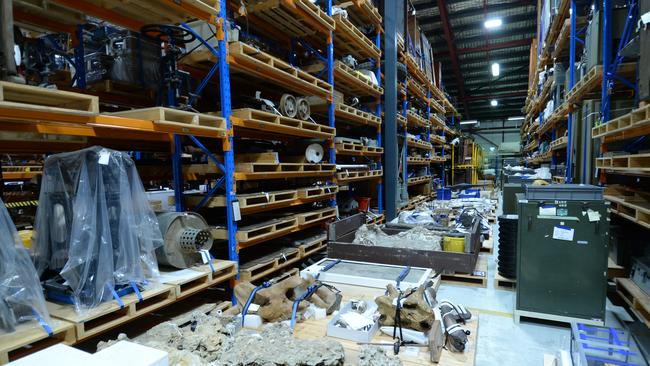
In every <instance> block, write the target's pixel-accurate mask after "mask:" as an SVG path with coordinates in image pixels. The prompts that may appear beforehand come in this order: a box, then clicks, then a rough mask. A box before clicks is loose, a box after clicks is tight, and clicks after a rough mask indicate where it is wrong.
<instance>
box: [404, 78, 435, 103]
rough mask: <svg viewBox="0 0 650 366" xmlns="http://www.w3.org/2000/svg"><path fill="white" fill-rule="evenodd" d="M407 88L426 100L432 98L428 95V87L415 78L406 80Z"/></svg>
mask: <svg viewBox="0 0 650 366" xmlns="http://www.w3.org/2000/svg"><path fill="white" fill-rule="evenodd" d="M406 89H407V90H408V91H409V92H410V93H411V94H413V95H415V96H417V97H418V98H420V99H422V100H424V101H425V102H426V101H429V100H430V98H428V97H427V89H426V88H425V87H424V86H422V85H420V83H418V82H417V81H415V79H413V78H408V79H407V80H406Z"/></svg>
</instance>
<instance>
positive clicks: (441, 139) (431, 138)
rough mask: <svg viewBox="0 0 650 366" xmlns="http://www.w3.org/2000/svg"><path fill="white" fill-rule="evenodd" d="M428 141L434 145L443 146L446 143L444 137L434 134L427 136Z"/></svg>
mask: <svg viewBox="0 0 650 366" xmlns="http://www.w3.org/2000/svg"><path fill="white" fill-rule="evenodd" d="M429 141H431V143H432V144H433V143H435V144H437V145H444V144H445V143H446V142H447V140H446V139H445V137H444V136H440V135H435V134H431V135H429Z"/></svg>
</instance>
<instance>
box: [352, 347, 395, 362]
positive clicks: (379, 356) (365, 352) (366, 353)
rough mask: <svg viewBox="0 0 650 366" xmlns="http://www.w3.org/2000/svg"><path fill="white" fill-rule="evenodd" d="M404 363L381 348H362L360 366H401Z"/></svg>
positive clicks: (360, 350)
mask: <svg viewBox="0 0 650 366" xmlns="http://www.w3.org/2000/svg"><path fill="white" fill-rule="evenodd" d="M401 365H402V361H401V360H400V359H399V358H397V357H396V356H394V355H391V354H389V353H388V352H386V349H385V348H384V347H380V346H361V348H360V349H359V362H358V366H401Z"/></svg>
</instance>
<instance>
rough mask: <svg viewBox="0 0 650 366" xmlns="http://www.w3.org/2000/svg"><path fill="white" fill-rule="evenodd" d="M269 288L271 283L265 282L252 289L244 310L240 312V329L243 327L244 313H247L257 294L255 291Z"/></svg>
mask: <svg viewBox="0 0 650 366" xmlns="http://www.w3.org/2000/svg"><path fill="white" fill-rule="evenodd" d="M270 286H271V282H268V281H266V282H263V283H262V284H261V285H259V286H257V287H255V288H254V289H253V292H251V295H250V296H249V297H248V300H246V304H245V305H244V308H243V309H242V312H241V325H242V327H243V326H244V318H245V317H246V313H248V308H249V307H250V306H251V303H252V302H253V299H254V298H255V294H257V291H259V290H261V289H263V288H267V287H270Z"/></svg>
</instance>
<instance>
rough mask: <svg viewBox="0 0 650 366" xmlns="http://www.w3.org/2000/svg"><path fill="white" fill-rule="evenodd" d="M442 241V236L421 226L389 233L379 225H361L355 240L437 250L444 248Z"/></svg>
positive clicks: (367, 243) (398, 246)
mask: <svg viewBox="0 0 650 366" xmlns="http://www.w3.org/2000/svg"><path fill="white" fill-rule="evenodd" d="M441 242H442V236H440V235H439V234H438V233H436V232H434V231H431V230H428V229H425V228H423V227H421V226H416V227H414V228H412V229H409V230H405V231H402V232H399V233H397V234H395V235H388V234H386V233H385V232H383V231H382V230H381V228H380V227H379V226H377V225H363V226H361V227H360V228H359V229H358V230H357V232H356V234H355V236H354V241H353V243H355V244H361V245H367V246H378V247H389V248H406V249H415V250H437V251H440V250H442V246H441Z"/></svg>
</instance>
